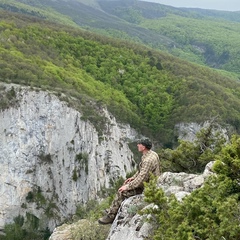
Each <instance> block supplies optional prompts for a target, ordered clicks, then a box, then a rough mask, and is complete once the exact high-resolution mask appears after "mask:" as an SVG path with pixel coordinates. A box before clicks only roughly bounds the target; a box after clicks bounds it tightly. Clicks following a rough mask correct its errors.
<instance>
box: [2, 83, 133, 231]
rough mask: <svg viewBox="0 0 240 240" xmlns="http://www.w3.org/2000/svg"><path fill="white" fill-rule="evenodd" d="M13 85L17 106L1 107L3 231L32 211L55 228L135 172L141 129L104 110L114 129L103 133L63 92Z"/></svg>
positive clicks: (109, 124)
mask: <svg viewBox="0 0 240 240" xmlns="http://www.w3.org/2000/svg"><path fill="white" fill-rule="evenodd" d="M10 88H11V91H14V93H15V98H16V101H15V102H17V104H15V105H14V106H10V108H7V109H4V110H3V109H2V110H1V111H0V182H1V185H0V229H1V228H3V226H4V225H5V224H6V223H9V222H12V220H13V218H14V217H16V216H18V215H22V216H25V215H26V214H28V215H29V214H30V215H32V216H34V217H35V218H37V219H39V220H40V223H39V224H41V225H42V226H43V227H48V228H50V230H52V229H53V228H54V227H55V226H56V225H58V224H59V223H61V222H62V221H63V220H65V219H67V218H69V217H70V216H71V215H72V214H73V213H75V211H76V206H77V205H79V204H81V203H84V202H86V201H87V200H89V199H92V198H96V196H97V195H98V192H99V191H101V189H102V188H103V187H109V186H110V182H111V181H114V180H115V179H116V178H117V177H119V176H123V177H125V174H126V172H129V171H131V170H132V168H133V166H134V160H133V154H132V152H131V150H130V149H129V147H128V142H129V141H133V140H134V139H135V138H136V132H135V131H134V130H133V129H131V128H130V127H129V126H128V125H121V124H119V123H117V121H116V119H115V118H114V117H112V116H110V115H109V113H108V112H107V111H106V110H105V109H101V111H102V113H101V114H103V115H104V116H105V117H106V118H107V120H108V121H107V122H106V124H107V125H108V126H107V128H108V132H107V134H106V133H105V134H103V135H101V136H100V135H99V133H98V132H97V130H96V128H95V127H94V125H93V124H91V122H89V121H84V120H82V119H81V117H82V114H81V113H80V112H78V111H76V110H74V109H72V108H70V107H68V105H67V103H66V102H62V101H60V100H59V99H58V97H57V96H55V95H53V94H50V93H48V92H44V91H39V90H38V91H34V90H30V89H29V88H23V87H21V88H20V87H17V86H15V85H9V86H7V88H6V91H8V89H10ZM44 225H46V226H44Z"/></svg>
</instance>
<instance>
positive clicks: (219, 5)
mask: <svg viewBox="0 0 240 240" xmlns="http://www.w3.org/2000/svg"><path fill="white" fill-rule="evenodd" d="M143 1H146V2H157V3H160V4H165V5H169V6H174V7H187V8H203V9H215V10H225V11H240V1H239V0H200V1H194V0H143Z"/></svg>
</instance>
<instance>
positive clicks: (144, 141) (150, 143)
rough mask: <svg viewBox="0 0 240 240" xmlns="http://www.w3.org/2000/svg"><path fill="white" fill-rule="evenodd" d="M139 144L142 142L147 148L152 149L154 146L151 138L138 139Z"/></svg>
mask: <svg viewBox="0 0 240 240" xmlns="http://www.w3.org/2000/svg"><path fill="white" fill-rule="evenodd" d="M138 144H142V145H143V146H145V147H146V148H147V149H151V148H152V142H151V141H150V140H149V139H142V140H140V141H138Z"/></svg>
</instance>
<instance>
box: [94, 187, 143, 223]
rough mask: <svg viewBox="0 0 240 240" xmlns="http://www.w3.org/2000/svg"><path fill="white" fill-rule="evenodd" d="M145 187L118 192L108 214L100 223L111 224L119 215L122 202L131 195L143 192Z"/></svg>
mask: <svg viewBox="0 0 240 240" xmlns="http://www.w3.org/2000/svg"><path fill="white" fill-rule="evenodd" d="M142 191H143V189H139V188H137V189H133V190H129V191H123V192H121V193H120V192H117V194H116V195H115V198H114V200H113V201H112V204H111V206H110V208H109V210H108V214H107V215H106V216H104V217H102V218H100V219H99V220H98V222H99V223H100V224H109V223H112V222H113V221H114V219H115V217H116V215H117V212H118V209H119V208H120V206H121V204H122V202H123V201H124V200H125V199H126V198H129V197H132V196H135V195H137V194H141V193H142Z"/></svg>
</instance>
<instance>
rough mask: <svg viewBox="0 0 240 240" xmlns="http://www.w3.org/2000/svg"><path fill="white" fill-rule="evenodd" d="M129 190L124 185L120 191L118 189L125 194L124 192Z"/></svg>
mask: <svg viewBox="0 0 240 240" xmlns="http://www.w3.org/2000/svg"><path fill="white" fill-rule="evenodd" d="M126 190H127V186H126V185H123V186H121V187H120V188H119V189H118V192H120V193H121V192H123V191H126Z"/></svg>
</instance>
